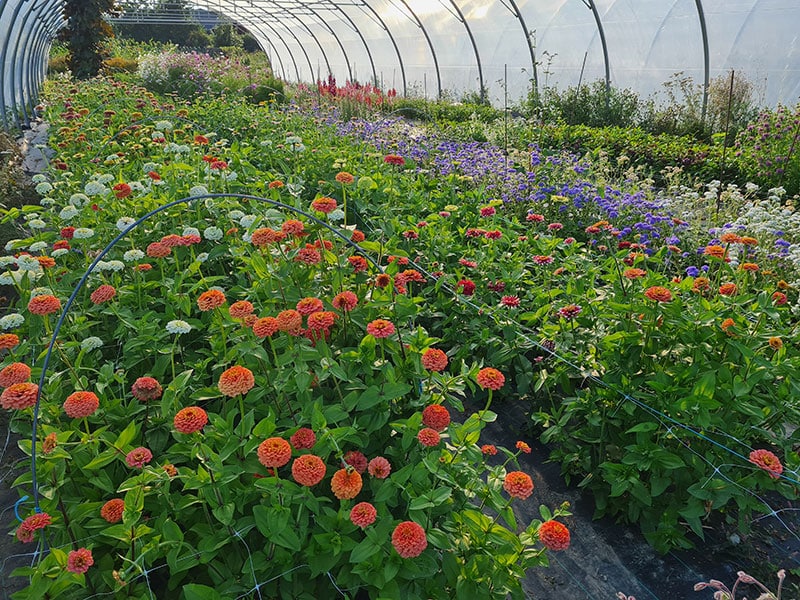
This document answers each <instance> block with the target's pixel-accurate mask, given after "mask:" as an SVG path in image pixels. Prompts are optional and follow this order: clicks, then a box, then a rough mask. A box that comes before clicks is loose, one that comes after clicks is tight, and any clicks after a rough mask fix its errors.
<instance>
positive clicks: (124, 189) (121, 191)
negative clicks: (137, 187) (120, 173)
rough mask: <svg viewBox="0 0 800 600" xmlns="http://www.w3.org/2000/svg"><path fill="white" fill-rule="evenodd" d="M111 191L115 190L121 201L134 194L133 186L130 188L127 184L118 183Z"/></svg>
mask: <svg viewBox="0 0 800 600" xmlns="http://www.w3.org/2000/svg"><path fill="white" fill-rule="evenodd" d="M111 189H112V190H114V195H115V196H116V197H117V198H119V199H120V200H121V199H122V198H127V197H128V196H130V195H131V193H132V192H133V190H132V189H131V186H129V185H128V184H127V183H118V184H117V185H115V186H114V187H112V188H111Z"/></svg>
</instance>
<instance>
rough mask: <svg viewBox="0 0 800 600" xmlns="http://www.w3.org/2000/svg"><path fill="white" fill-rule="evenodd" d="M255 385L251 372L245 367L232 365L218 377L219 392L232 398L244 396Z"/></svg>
mask: <svg viewBox="0 0 800 600" xmlns="http://www.w3.org/2000/svg"><path fill="white" fill-rule="evenodd" d="M255 384H256V380H255V378H254V377H253V372H252V371H251V370H250V369H248V368H247V367H242V366H240V365H234V366H232V367H231V368H230V369H228V370H226V371H225V372H223V373H222V375H220V376H219V383H218V384H217V387H219V391H220V392H222V393H223V394H225V395H226V396H230V397H231V398H233V397H234V396H238V395H239V394H242V395H244V394H246V393H247V392H249V391H250V390H252V389H253V387H254V386H255Z"/></svg>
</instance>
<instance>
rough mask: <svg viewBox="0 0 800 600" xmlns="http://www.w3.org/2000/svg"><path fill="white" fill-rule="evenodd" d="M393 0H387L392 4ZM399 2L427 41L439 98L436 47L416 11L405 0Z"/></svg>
mask: <svg viewBox="0 0 800 600" xmlns="http://www.w3.org/2000/svg"><path fill="white" fill-rule="evenodd" d="M394 1H395V0H389V2H391V3H392V4H394ZM398 1H399V2H402V3H403V6H405V7H406V10H407V11H408V12H410V13H411V15H412V16H413V17H414V21H416V23H417V27H419V28H420V29H421V30H422V35H423V36H425V40H426V41H427V42H428V48H430V50H431V56H432V57H433V66H434V68H435V69H436V97H437V98H438V99H439V100H441V99H442V93H443V91H444V90H442V73H441V71H440V70H439V57H438V56H437V55H436V48H435V47H434V46H433V40H431V36H430V35H429V34H428V30H427V29H425V25H423V23H422V20H421V19H420V18H419V16H417V13H415V12H414V10H413V9H412V8H411V7H410V6H409V5H408V2H407V1H406V0H398Z"/></svg>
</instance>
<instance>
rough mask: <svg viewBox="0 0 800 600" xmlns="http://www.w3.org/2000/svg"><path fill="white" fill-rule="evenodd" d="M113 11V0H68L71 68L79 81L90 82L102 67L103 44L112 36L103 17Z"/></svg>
mask: <svg viewBox="0 0 800 600" xmlns="http://www.w3.org/2000/svg"><path fill="white" fill-rule="evenodd" d="M113 9H114V0H65V2H64V17H65V18H66V20H67V28H66V32H67V45H68V47H69V66H70V69H71V70H72V74H73V75H74V76H75V77H77V78H78V79H88V78H89V77H94V76H95V75H97V74H98V73H99V72H100V68H101V67H102V66H103V54H102V50H103V42H104V41H105V40H106V39H108V38H109V37H112V36H113V32H112V31H111V27H110V26H109V25H108V23H106V22H105V20H103V15H104V14H106V13H109V12H111V11H112V10H113Z"/></svg>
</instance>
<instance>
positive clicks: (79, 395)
mask: <svg viewBox="0 0 800 600" xmlns="http://www.w3.org/2000/svg"><path fill="white" fill-rule="evenodd" d="M99 407H100V399H99V398H98V397H97V396H96V395H95V394H94V393H93V392H73V393H72V394H70V395H69V396H67V399H66V400H65V401H64V412H65V413H67V416H68V417H70V418H72V419H82V418H83V417H88V416H89V415H93V414H94V412H95V411H96V410H97V409H98V408H99Z"/></svg>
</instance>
